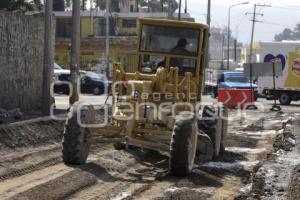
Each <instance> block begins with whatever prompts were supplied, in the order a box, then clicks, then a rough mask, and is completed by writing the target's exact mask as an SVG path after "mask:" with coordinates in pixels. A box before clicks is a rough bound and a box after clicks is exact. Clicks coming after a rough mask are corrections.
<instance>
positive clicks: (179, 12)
mask: <svg viewBox="0 0 300 200" xmlns="http://www.w3.org/2000/svg"><path fill="white" fill-rule="evenodd" d="M180 19H181V0H179V8H178V20H179V21H180Z"/></svg>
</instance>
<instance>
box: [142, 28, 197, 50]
mask: <svg viewBox="0 0 300 200" xmlns="http://www.w3.org/2000/svg"><path fill="white" fill-rule="evenodd" d="M141 34H142V37H141V45H140V51H144V52H159V53H168V54H178V55H188V56H197V55H198V46H199V38H200V30H198V29H193V28H180V27H172V26H160V25H143V26H142V33H141Z"/></svg>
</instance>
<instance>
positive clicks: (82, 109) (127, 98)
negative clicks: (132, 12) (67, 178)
mask: <svg viewBox="0 0 300 200" xmlns="http://www.w3.org/2000/svg"><path fill="white" fill-rule="evenodd" d="M207 31H208V29H207V26H206V25H203V24H198V23H194V22H183V21H172V20H157V19H139V31H138V47H137V55H136V58H137V59H136V64H135V65H134V66H129V67H128V66H127V70H125V69H124V66H123V65H122V63H115V64H114V65H113V80H112V81H113V86H112V92H111V96H112V102H111V109H112V113H111V115H109V116H108V117H109V119H108V120H106V122H107V123H106V124H105V126H101V127H98V128H97V129H98V130H95V127H97V124H95V122H94V118H95V112H94V109H93V108H92V107H91V106H86V104H85V105H84V106H81V104H80V102H78V103H76V104H74V105H73V106H72V109H71V111H70V113H69V114H70V115H69V119H68V120H67V122H66V126H65V130H64V136H63V137H64V138H63V160H64V162H65V163H66V164H84V163H85V162H86V160H87V157H88V154H89V147H90V144H91V142H92V135H93V132H94V131H97V133H99V132H100V134H101V135H102V137H103V138H105V139H106V141H114V142H116V141H117V143H116V144H115V147H117V148H120V147H123V146H125V145H126V144H127V145H133V146H137V147H143V148H148V149H152V150H156V151H159V152H161V153H163V154H166V155H168V156H169V170H170V173H171V174H173V175H175V176H186V175H187V174H188V173H189V172H191V170H192V167H193V164H194V160H195V158H198V159H199V160H201V161H209V160H212V159H213V158H215V157H218V156H219V154H221V153H222V152H223V151H224V148H225V145H224V138H225V136H226V131H227V121H226V120H225V118H226V115H227V111H226V109H224V108H223V107H222V106H217V107H216V106H202V105H201V91H202V82H203V77H204V76H203V73H204V59H205V46H206V40H207ZM104 113H105V112H104ZM106 113H107V112H106ZM221 116H222V117H221ZM99 145H101V144H99Z"/></svg>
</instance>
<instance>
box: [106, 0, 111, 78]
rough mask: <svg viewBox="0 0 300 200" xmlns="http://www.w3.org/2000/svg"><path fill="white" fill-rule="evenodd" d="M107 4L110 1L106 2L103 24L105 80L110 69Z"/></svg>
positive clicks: (108, 75)
mask: <svg viewBox="0 0 300 200" xmlns="http://www.w3.org/2000/svg"><path fill="white" fill-rule="evenodd" d="M109 4H110V0H106V12H105V21H106V22H105V23H106V35H105V59H106V78H107V79H109V78H110V69H109V68H110V67H109V35H110V34H109Z"/></svg>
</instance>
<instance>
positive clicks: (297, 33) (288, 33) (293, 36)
mask: <svg viewBox="0 0 300 200" xmlns="http://www.w3.org/2000/svg"><path fill="white" fill-rule="evenodd" d="M299 39H300V23H298V24H297V25H296V27H295V28H294V29H293V30H292V29H289V28H285V29H284V30H283V31H282V32H281V33H278V34H276V35H275V36H274V40H275V41H282V40H299Z"/></svg>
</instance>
